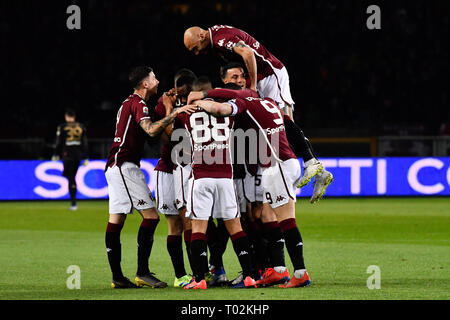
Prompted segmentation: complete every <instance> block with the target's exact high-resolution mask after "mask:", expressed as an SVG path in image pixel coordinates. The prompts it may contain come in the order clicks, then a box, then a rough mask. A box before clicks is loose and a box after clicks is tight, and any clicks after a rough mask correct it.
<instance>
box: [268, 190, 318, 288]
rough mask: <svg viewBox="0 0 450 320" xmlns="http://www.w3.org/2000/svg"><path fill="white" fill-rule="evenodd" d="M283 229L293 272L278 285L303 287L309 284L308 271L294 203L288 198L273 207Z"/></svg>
mask: <svg viewBox="0 0 450 320" xmlns="http://www.w3.org/2000/svg"><path fill="white" fill-rule="evenodd" d="M274 211H275V213H276V215H277V218H278V221H279V223H280V226H281V229H282V230H283V234H284V239H285V241H286V248H287V251H288V254H289V257H290V259H291V262H292V265H293V266H294V274H293V276H292V278H291V279H290V281H289V282H288V283H286V284H284V285H281V286H280V287H283V288H292V287H305V286H308V285H310V284H311V280H310V278H309V275H308V272H307V271H306V267H305V262H304V259H303V240H302V236H301V234H300V230H299V229H298V226H297V223H296V221H295V203H294V200H292V199H289V202H288V203H287V204H285V205H283V206H280V207H277V208H274Z"/></svg>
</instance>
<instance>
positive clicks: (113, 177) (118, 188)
mask: <svg viewBox="0 0 450 320" xmlns="http://www.w3.org/2000/svg"><path fill="white" fill-rule="evenodd" d="M105 176H106V181H107V182H108V193H109V213H110V214H121V213H125V214H129V213H133V209H136V210H145V209H150V208H154V207H155V204H154V203H153V201H154V200H153V197H152V194H151V192H150V189H149V188H148V186H147V182H146V180H145V175H144V173H143V172H142V170H141V169H140V168H139V167H138V166H137V165H135V164H134V163H131V162H124V163H123V164H122V166H121V167H120V168H119V167H117V166H113V167H112V168H108V169H107V170H106V172H105Z"/></svg>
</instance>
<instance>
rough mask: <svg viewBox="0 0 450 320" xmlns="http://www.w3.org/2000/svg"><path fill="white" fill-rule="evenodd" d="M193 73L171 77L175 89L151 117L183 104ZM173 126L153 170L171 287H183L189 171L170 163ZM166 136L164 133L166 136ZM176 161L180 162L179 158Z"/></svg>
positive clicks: (182, 72)
mask: <svg viewBox="0 0 450 320" xmlns="http://www.w3.org/2000/svg"><path fill="white" fill-rule="evenodd" d="M196 79H197V77H196V75H195V74H194V73H193V72H192V71H191V70H188V69H181V70H179V71H178V72H177V73H176V74H175V76H174V88H173V89H171V90H170V92H172V93H173V94H172V95H170V96H168V98H166V96H167V95H163V96H162V97H161V98H160V99H159V100H158V104H157V105H156V107H155V110H154V112H153V114H154V116H153V118H154V120H155V121H156V120H160V119H163V118H164V117H165V116H166V108H167V107H166V106H165V104H166V103H168V104H170V106H168V107H169V108H171V107H172V106H174V107H175V108H179V107H181V106H183V105H185V104H186V100H187V96H188V94H189V92H190V91H191V88H192V86H193V84H194V81H195V80H196ZM173 130H174V128H173V125H169V126H168V127H167V128H166V130H165V134H163V135H162V137H164V139H162V146H161V155H160V158H159V160H158V164H157V165H156V167H155V170H154V178H153V181H154V182H155V195H156V203H157V207H158V211H159V212H160V213H162V214H164V215H165V217H166V220H167V225H168V235H167V251H168V252H169V255H170V258H171V261H172V265H173V268H174V272H175V280H174V287H184V286H185V285H187V284H188V283H189V282H190V281H191V278H192V277H191V276H189V275H188V274H187V273H186V269H185V267H184V257H183V246H182V243H183V241H182V234H183V231H184V234H185V236H184V238H185V243H186V252H187V255H188V258H189V261H191V254H190V233H191V226H190V220H189V219H187V218H186V215H185V213H186V206H185V204H186V201H185V198H187V193H186V192H185V190H184V189H186V188H184V184H186V181H185V180H187V178H188V177H189V173H190V165H181V164H179V163H175V164H174V163H173V161H172V149H173V142H172V141H171V140H170V137H171V135H172V132H173ZM166 135H167V136H166ZM176 162H179V161H178V159H177V161H176Z"/></svg>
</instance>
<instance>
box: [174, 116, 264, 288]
mask: <svg viewBox="0 0 450 320" xmlns="http://www.w3.org/2000/svg"><path fill="white" fill-rule="evenodd" d="M178 119H179V120H180V121H181V123H182V124H183V125H184V126H185V128H186V129H187V130H188V131H189V133H190V136H191V144H192V146H193V155H192V178H191V179H190V181H189V186H190V193H189V196H188V204H187V212H186V215H187V216H189V218H190V219H191V225H192V236H191V255H192V260H193V266H194V268H193V270H192V271H193V273H194V280H193V281H192V282H191V283H190V284H189V285H188V286H186V287H185V289H206V281H205V279H204V270H207V267H208V258H207V243H206V229H207V227H208V220H209V218H210V217H211V216H212V217H213V218H221V219H223V220H224V223H225V226H226V228H227V230H228V232H229V234H230V236H231V240H232V243H233V248H234V250H235V252H236V255H237V256H238V259H239V263H240V265H241V267H242V270H243V281H242V283H240V284H239V285H238V286H237V287H254V286H255V280H253V278H252V277H251V272H252V268H251V260H250V255H249V252H250V247H249V242H248V238H247V235H246V234H245V233H244V232H243V230H242V226H241V224H240V220H239V211H238V208H237V203H236V193H235V189H234V183H233V179H232V178H233V174H232V165H231V161H230V160H231V159H230V150H229V144H230V138H231V137H230V131H231V129H232V128H233V122H234V118H232V117H230V118H225V119H216V118H215V117H213V116H211V115H209V114H207V113H205V112H203V111H197V112H195V113H193V114H191V115H187V114H181V115H179V116H178ZM178 119H177V120H178Z"/></svg>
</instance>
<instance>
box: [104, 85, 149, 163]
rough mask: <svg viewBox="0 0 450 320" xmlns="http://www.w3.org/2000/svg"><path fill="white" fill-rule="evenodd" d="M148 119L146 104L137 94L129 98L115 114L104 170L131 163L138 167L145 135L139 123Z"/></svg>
mask: <svg viewBox="0 0 450 320" xmlns="http://www.w3.org/2000/svg"><path fill="white" fill-rule="evenodd" d="M144 119H150V116H149V111H148V108H147V104H146V103H145V101H144V99H142V98H141V97H140V96H139V95H137V94H135V93H134V94H132V95H131V96H129V97H128V98H127V99H126V100H125V101H124V102H123V103H122V106H121V107H120V109H119V111H118V112H117V121H116V133H115V134H114V142H113V144H112V146H111V149H110V151H109V156H108V161H107V163H106V168H105V169H107V168H108V167H112V166H113V165H117V166H118V167H120V166H121V165H122V163H124V162H132V163H135V164H136V165H137V166H140V162H141V158H142V153H143V151H144V146H145V141H146V139H147V133H145V131H144V130H143V129H142V128H141V126H140V125H139V123H140V122H141V121H142V120H144Z"/></svg>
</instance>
